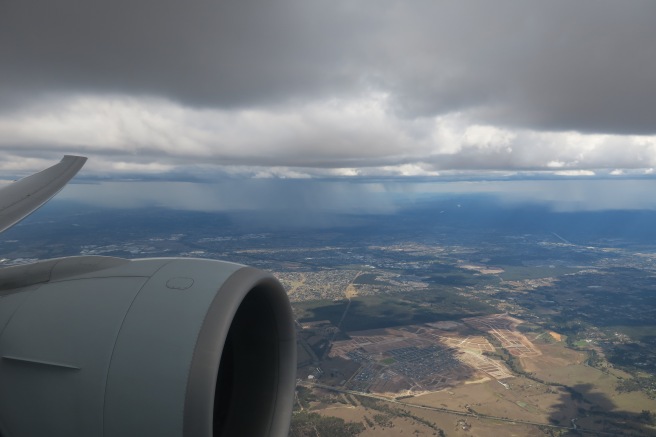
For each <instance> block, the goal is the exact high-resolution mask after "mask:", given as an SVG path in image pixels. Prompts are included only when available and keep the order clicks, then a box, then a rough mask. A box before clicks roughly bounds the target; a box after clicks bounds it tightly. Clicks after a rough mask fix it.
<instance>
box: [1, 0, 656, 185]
mask: <svg viewBox="0 0 656 437" xmlns="http://www.w3.org/2000/svg"><path fill="white" fill-rule="evenodd" d="M655 22H656V4H654V3H653V2H652V1H635V2H631V3H629V4H626V3H618V2H613V1H580V2H565V1H553V2H538V1H528V2H527V1H499V2H486V1H467V2H455V3H438V2H432V1H417V2H402V1H394V0H383V1H376V2H373V1H361V2H352V1H346V0H343V1H342V0H337V1H334V2H315V1H301V0H285V1H280V2H275V3H271V4H269V3H265V2H263V3H260V2H257V3H256V2H253V1H222V2H208V1H201V0H192V1H189V2H184V4H183V3H180V2H177V1H172V0H158V1H154V0H133V1H126V0H117V1H113V2H105V3H102V2H89V1H81V0H62V1H58V2H56V4H55V3H52V2H47V3H46V4H43V3H42V2H36V1H33V0H24V1H21V2H5V3H4V4H3V5H2V6H1V7H0V63H1V65H2V68H0V96H2V99H0V155H2V156H1V157H2V158H3V159H2V164H1V166H0V167H1V168H0V169H1V170H5V171H10V170H12V168H16V167H20V168H25V169H27V168H33V167H35V166H38V165H40V164H41V160H50V159H52V158H53V157H54V156H57V155H59V154H60V153H61V152H62V151H64V152H67V153H82V154H86V155H89V156H91V157H92V158H93V159H92V161H91V162H90V165H95V168H94V170H96V171H107V172H123V173H125V172H132V173H159V172H168V171H175V170H176V169H178V170H180V169H182V170H180V171H183V170H184V171H191V170H192V169H195V170H198V169H202V168H203V166H208V165H209V166H222V168H223V171H225V172H228V173H230V172H242V173H244V172H245V173H248V174H251V175H255V176H260V177H267V176H288V177H305V176H316V175H323V176H339V175H351V176H353V175H435V174H443V173H444V172H445V171H460V170H500V171H519V170H544V171H553V172H570V174H575V173H576V172H578V173H577V174H586V172H588V174H589V172H595V171H597V170H598V169H608V171H612V170H617V171H625V170H627V169H628V170H631V169H634V170H635V169H639V170H640V171H644V172H649V171H650V169H651V168H653V167H656V110H655V109H656V108H654V102H656V79H654V78H656V44H654V43H653V42H654V41H656V26H654V25H653V23H655ZM17 162H18V164H17ZM93 163H95V164H93Z"/></svg>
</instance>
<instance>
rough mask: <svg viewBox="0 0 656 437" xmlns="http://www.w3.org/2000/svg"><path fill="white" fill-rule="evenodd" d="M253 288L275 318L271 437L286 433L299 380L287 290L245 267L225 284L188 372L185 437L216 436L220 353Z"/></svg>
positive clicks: (203, 326)
mask: <svg viewBox="0 0 656 437" xmlns="http://www.w3.org/2000/svg"><path fill="white" fill-rule="evenodd" d="M254 288H258V289H261V288H265V289H266V293H267V300H268V303H269V304H270V305H271V306H272V309H273V312H274V314H275V323H276V326H277V331H278V335H277V336H278V340H279V347H280V350H279V353H278V356H279V360H278V368H279V371H278V381H277V383H276V385H277V386H278V389H277V396H276V400H275V404H274V406H273V410H272V417H271V425H270V427H269V430H270V432H269V434H268V435H270V436H278V435H280V436H286V435H287V432H288V427H289V421H290V418H291V411H292V401H293V395H294V387H295V380H296V339H295V330H294V324H293V314H292V312H291V307H290V305H289V300H288V298H287V294H286V292H285V290H284V288H283V287H282V286H281V285H280V283H279V282H278V281H277V280H276V279H275V278H274V277H273V276H272V275H270V274H269V273H266V272H263V271H261V270H258V269H255V268H252V267H243V268H241V269H239V270H237V271H236V272H235V273H233V274H232V275H231V276H230V277H229V278H228V279H227V280H226V281H225V282H224V283H223V285H221V287H220V288H219V290H218V292H217V294H216V296H215V297H214V300H213V301H212V304H211V305H210V308H209V310H208V312H207V315H206V317H205V319H204V320H203V324H202V327H201V330H200V333H199V335H198V340H197V342H196V346H195V348H194V354H193V358H192V361H191V366H190V369H189V376H188V384H187V390H186V396H185V403H184V416H183V417H184V419H183V435H184V436H185V437H210V436H212V433H213V416H214V408H213V407H214V399H215V386H216V381H217V375H218V369H219V365H220V362H221V354H222V351H223V348H224V346H225V341H226V337H227V335H228V332H229V329H230V326H231V324H232V322H233V319H234V317H235V314H236V313H237V310H238V308H239V306H240V304H241V303H242V301H243V300H244V298H245V297H246V295H247V294H248V293H250V292H251V290H253V289H254Z"/></svg>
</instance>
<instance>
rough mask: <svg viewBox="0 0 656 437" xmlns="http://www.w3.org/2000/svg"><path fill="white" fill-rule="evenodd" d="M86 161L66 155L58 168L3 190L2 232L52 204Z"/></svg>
mask: <svg viewBox="0 0 656 437" xmlns="http://www.w3.org/2000/svg"><path fill="white" fill-rule="evenodd" d="M86 161H87V158H85V157H82V156H72V155H66V156H64V158H63V159H62V160H61V161H60V162H59V163H58V164H55V165H53V166H52V167H49V168H47V169H45V170H43V171H40V172H39V173H36V174H33V175H31V176H28V177H26V178H23V179H21V180H19V181H17V182H14V183H13V184H11V185H9V186H7V187H4V188H2V189H0V232H2V231H4V230H6V229H8V228H10V227H12V226H13V225H15V224H16V223H18V222H19V221H21V220H22V219H24V218H25V217H27V216H28V215H30V214H32V213H33V212H34V211H35V210H37V209H38V208H39V207H40V206H41V205H43V204H44V203H46V202H47V201H48V200H50V199H51V198H52V197H53V196H54V195H55V194H57V193H58V192H59V190H61V189H62V188H63V187H64V185H66V183H68V181H70V180H71V179H72V178H73V176H75V175H76V174H77V172H78V171H80V169H81V168H82V166H83V165H84V163H85V162H86Z"/></svg>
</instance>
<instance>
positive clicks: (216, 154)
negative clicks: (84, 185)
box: [0, 92, 656, 178]
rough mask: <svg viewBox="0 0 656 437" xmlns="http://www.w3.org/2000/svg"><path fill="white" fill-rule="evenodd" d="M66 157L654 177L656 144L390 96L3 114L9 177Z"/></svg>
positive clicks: (119, 163)
mask: <svg viewBox="0 0 656 437" xmlns="http://www.w3.org/2000/svg"><path fill="white" fill-rule="evenodd" d="M62 153H78V154H84V155H87V156H89V157H90V158H91V160H90V161H89V164H88V165H87V168H88V170H89V171H90V172H93V173H146V174H153V173H167V172H190V171H191V172H193V171H195V170H199V169H201V170H202V171H203V172H205V173H209V172H212V168H215V169H217V168H220V169H221V171H222V172H224V173H227V174H242V175H249V176H252V177H260V178H271V177H277V178H307V177H312V176H347V177H357V176H437V175H439V174H445V172H447V173H448V172H449V171H476V170H485V171H506V172H517V171H535V170H545V171H546V170H549V171H553V170H558V171H556V172H555V173H553V174H556V175H562V176H575V175H578V176H580V175H588V176H589V175H594V174H595V172H596V170H599V169H609V171H610V170H611V169H617V170H619V171H621V170H636V169H640V171H644V170H642V169H649V168H653V167H656V137H655V136H636V135H630V136H625V135H608V134H604V135H600V134H584V133H581V132H572V131H566V132H555V131H547V132H542V131H534V130H527V129H509V128H505V127H500V126H494V125H482V124H480V123H478V122H476V120H475V119H474V118H473V115H472V114H470V113H468V112H462V111H461V112H454V113H451V114H445V115H441V116H438V117H428V118H410V119H408V118H404V117H402V116H399V114H398V113H397V112H396V111H395V110H394V108H393V107H391V106H390V102H389V99H388V98H387V96H386V95H384V94H380V93H377V92H372V93H370V94H368V95H360V96H358V97H357V98H349V99H337V98H333V99H330V100H320V101H316V102H311V103H306V104H303V105H295V106H292V107H285V106H281V107H275V108H251V109H240V110H225V109H210V108H205V109H199V108H190V107H185V106H182V105H180V104H177V103H175V102H172V101H169V100H164V99H156V98H136V97H130V96H121V95H93V96H90V95H82V96H76V97H61V98H59V99H49V100H47V101H44V102H43V103H42V104H41V105H39V106H32V107H30V108H29V109H24V110H21V111H16V112H4V113H0V154H2V155H3V156H2V157H3V158H4V159H3V160H2V161H1V162H2V164H0V170H4V171H7V172H20V171H22V170H25V171H27V170H36V169H38V168H43V167H45V166H47V164H48V163H49V162H51V161H49V159H54V158H55V157H56V156H58V155H59V154H62Z"/></svg>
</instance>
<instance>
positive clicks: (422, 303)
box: [293, 290, 494, 332]
mask: <svg viewBox="0 0 656 437" xmlns="http://www.w3.org/2000/svg"><path fill="white" fill-rule="evenodd" d="M346 305H347V304H346V302H345V301H340V302H333V301H325V300H323V301H307V302H298V303H294V304H293V306H294V311H295V313H296V317H297V318H298V320H299V321H300V322H309V321H316V320H330V321H331V322H332V323H333V324H334V325H337V324H338V323H339V321H340V319H341V318H342V315H343V314H344V310H345V309H346ZM493 312H494V308H492V307H490V306H489V305H487V304H485V303H482V302H479V301H477V300H473V299H470V298H466V297H463V296H460V295H457V294H455V293H452V292H449V291H444V290H427V291H423V292H414V293H407V294H404V295H403V297H394V296H364V297H356V298H354V299H352V301H351V306H350V308H349V311H348V313H347V315H346V317H345V318H344V320H343V322H342V326H341V328H342V330H344V331H347V332H348V331H361V330H365V329H377V328H388V327H391V326H400V325H412V324H420V323H428V322H436V321H440V320H459V319H461V318H463V317H472V316H477V315H483V314H491V313H493Z"/></svg>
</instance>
